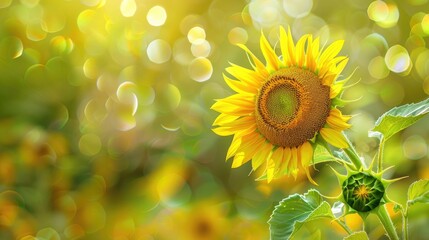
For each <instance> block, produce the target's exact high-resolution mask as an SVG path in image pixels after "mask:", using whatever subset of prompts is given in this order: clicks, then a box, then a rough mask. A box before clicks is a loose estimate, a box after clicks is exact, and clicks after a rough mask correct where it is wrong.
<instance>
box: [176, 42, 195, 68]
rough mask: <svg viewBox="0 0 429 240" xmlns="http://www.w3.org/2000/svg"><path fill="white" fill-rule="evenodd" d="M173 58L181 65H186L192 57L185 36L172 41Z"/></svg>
mask: <svg viewBox="0 0 429 240" xmlns="http://www.w3.org/2000/svg"><path fill="white" fill-rule="evenodd" d="M173 58H174V61H176V62H177V63H179V64H180V65H183V66H187V65H188V64H189V63H190V62H191V61H192V59H194V57H193V56H192V54H191V52H190V51H189V41H188V40H187V39H186V38H180V39H177V40H176V41H175V42H174V45H173Z"/></svg>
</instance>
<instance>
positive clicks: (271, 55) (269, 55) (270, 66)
mask: <svg viewBox="0 0 429 240" xmlns="http://www.w3.org/2000/svg"><path fill="white" fill-rule="evenodd" d="M260 47H261V51H262V55H264V58H265V61H266V62H267V70H268V72H269V73H272V72H274V71H277V70H278V69H279V60H278V57H277V54H276V53H275V52H274V50H273V48H272V47H271V45H270V43H269V42H268V40H267V39H266V38H265V36H264V33H261V40H260Z"/></svg>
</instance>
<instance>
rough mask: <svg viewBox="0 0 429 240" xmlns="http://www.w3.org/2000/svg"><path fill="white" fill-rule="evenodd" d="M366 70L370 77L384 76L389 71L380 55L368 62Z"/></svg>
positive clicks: (381, 77)
mask: <svg viewBox="0 0 429 240" xmlns="http://www.w3.org/2000/svg"><path fill="white" fill-rule="evenodd" d="M368 71H369V74H370V75H371V77H373V78H375V79H383V78H386V77H387V76H388V75H389V72H390V71H389V69H388V68H387V66H386V63H385V62H384V58H383V57H381V56H377V57H375V58H373V59H372V60H371V61H370V62H369V64H368Z"/></svg>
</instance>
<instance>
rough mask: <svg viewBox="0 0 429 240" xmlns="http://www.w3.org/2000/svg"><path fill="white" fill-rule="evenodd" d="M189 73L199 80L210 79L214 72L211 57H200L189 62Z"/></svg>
mask: <svg viewBox="0 0 429 240" xmlns="http://www.w3.org/2000/svg"><path fill="white" fill-rule="evenodd" d="M188 71H189V75H190V76H191V78H192V79H194V80H195V81H197V82H204V81H207V80H209V79H210V77H211V76H212V74H213V67H212V63H211V62H210V60H209V59H207V58H204V57H198V58H195V59H194V60H192V62H191V63H190V64H189V69H188Z"/></svg>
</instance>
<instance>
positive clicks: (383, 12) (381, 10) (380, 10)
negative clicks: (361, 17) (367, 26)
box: [367, 1, 389, 22]
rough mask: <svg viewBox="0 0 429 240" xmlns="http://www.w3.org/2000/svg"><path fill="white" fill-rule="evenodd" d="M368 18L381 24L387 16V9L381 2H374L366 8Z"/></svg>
mask: <svg viewBox="0 0 429 240" xmlns="http://www.w3.org/2000/svg"><path fill="white" fill-rule="evenodd" d="M367 13H368V17H369V19H371V20H373V21H375V22H381V21H384V20H386V19H387V17H388V16H389V7H388V6H387V4H386V3H385V2H383V1H374V2H372V3H371V4H370V5H369V6H368V10H367Z"/></svg>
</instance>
